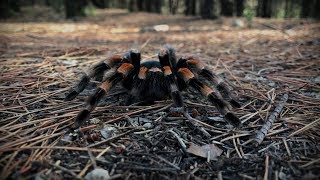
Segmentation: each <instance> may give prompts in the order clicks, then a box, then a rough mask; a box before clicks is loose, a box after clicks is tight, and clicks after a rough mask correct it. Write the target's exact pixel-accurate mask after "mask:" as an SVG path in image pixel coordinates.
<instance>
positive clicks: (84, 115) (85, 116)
mask: <svg viewBox="0 0 320 180" xmlns="http://www.w3.org/2000/svg"><path fill="white" fill-rule="evenodd" d="M89 117H90V111H89V110H87V109H84V110H82V111H81V112H80V113H79V114H78V116H77V117H76V119H75V122H74V127H75V128H78V127H80V126H81V125H82V124H83V123H84V122H85V121H87V120H89Z"/></svg>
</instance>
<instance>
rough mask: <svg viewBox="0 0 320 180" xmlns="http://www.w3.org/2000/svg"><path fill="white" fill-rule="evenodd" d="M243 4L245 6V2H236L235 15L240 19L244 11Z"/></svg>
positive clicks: (240, 0)
mask: <svg viewBox="0 0 320 180" xmlns="http://www.w3.org/2000/svg"><path fill="white" fill-rule="evenodd" d="M244 4H245V0H236V11H237V13H236V15H237V16H238V17H241V16H242V14H243V10H244Z"/></svg>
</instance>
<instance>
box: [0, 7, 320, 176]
mask: <svg viewBox="0 0 320 180" xmlns="http://www.w3.org/2000/svg"><path fill="white" fill-rule="evenodd" d="M43 14H46V15H47V14H48V11H47V10H46V9H44V10H43V12H42V11H40V12H38V14H35V15H34V17H33V18H32V21H29V22H26V21H27V20H28V18H27V17H20V18H18V19H11V20H8V21H6V22H1V23H0V32H1V34H0V42H1V43H0V52H1V55H0V64H1V66H0V68H1V69H0V73H1V75H0V100H1V104H0V169H1V178H0V179H6V178H9V177H10V178H12V179H16V178H23V179H30V178H40V179H62V178H66V179H75V178H80V179H81V178H84V177H85V176H86V175H87V174H88V173H89V172H92V171H93V170H94V169H99V168H102V169H104V170H106V171H108V174H109V176H110V178H111V179H174V178H181V179H190V178H191V179H214V178H216V179H319V178H320V146H319V144H318V142H319V141H320V133H319V132H320V131H319V128H320V23H319V22H317V21H312V20H273V19H271V20H267V19H254V21H253V24H252V28H246V27H241V26H234V25H233V24H234V23H235V22H234V20H233V18H221V19H219V20H215V21H212V20H201V19H199V18H197V17H184V16H167V15H157V14H148V13H132V14H129V13H126V12H124V11H119V10H107V11H99V12H98V13H97V15H96V16H95V17H88V18H83V19H79V20H78V21H76V22H72V21H65V20H61V18H59V17H55V14H54V13H52V14H53V17H52V18H50V17H49V18H47V19H46V18H44V19H43V18H39V17H41V16H42V15H43ZM49 14H50V13H49ZM242 21H243V22H245V21H244V20H242ZM158 25H162V26H158ZM159 28H160V29H161V30H163V31H159ZM156 29H157V30H158V31H157V30H156ZM165 44H170V45H172V46H173V47H175V48H176V50H177V54H178V56H182V55H194V56H195V57H198V58H199V59H201V60H203V61H204V62H205V63H206V64H207V65H208V66H209V67H210V68H211V69H212V70H213V71H214V72H215V73H216V74H218V75H219V76H221V77H224V78H226V79H228V81H229V82H230V84H232V86H233V87H234V93H235V94H236V95H237V96H238V97H239V101H240V102H241V104H242V107H241V108H239V109H234V112H235V113H236V114H237V115H238V116H239V117H240V119H241V121H242V123H243V125H242V127H239V128H234V127H232V126H231V125H229V124H228V123H226V122H225V121H224V120H223V118H221V116H220V115H219V113H218V112H217V110H216V108H215V107H214V106H212V105H210V104H209V103H208V102H207V101H206V100H205V99H204V98H202V97H201V95H200V94H199V93H196V92H194V90H188V91H186V92H183V93H182V94H183V97H184V99H185V106H186V110H187V111H188V112H190V113H191V115H192V117H193V118H190V117H185V116H183V115H181V114H177V113H171V112H170V111H169V109H170V106H171V104H172V101H170V100H164V101H159V102H157V103H155V104H154V105H150V106H137V105H132V106H125V105H123V102H124V101H125V98H126V96H125V94H124V93H125V92H124V91H123V89H122V88H121V87H119V86H117V87H115V88H114V89H113V90H112V91H111V92H110V93H109V94H108V95H107V96H106V97H105V99H104V101H103V102H102V103H101V105H99V106H98V107H97V108H96V110H95V111H94V112H93V113H92V117H91V119H90V120H89V121H88V122H86V123H85V125H83V127H81V128H80V129H78V130H77V131H71V130H70V127H71V126H72V125H73V123H74V117H75V116H76V115H77V113H78V112H79V111H80V110H81V108H82V106H83V105H84V101H85V99H86V97H87V95H89V94H92V92H93V90H94V84H93V85H91V86H90V87H89V88H88V89H87V90H85V91H84V92H83V93H81V94H80V95H79V96H78V97H77V98H76V99H75V100H73V101H70V102H64V101H63V99H64V96H65V93H66V92H67V90H68V88H69V87H70V86H71V85H72V84H74V83H75V82H76V81H77V80H78V78H79V73H80V72H81V71H82V70H84V69H86V67H88V66H90V65H92V64H94V63H96V62H99V61H101V60H105V59H107V57H109V56H111V55H112V54H116V53H123V52H125V51H127V50H129V49H131V48H136V49H138V50H140V51H141V53H142V58H143V59H156V58H157V51H158V50H159V48H160V47H161V46H163V45H165ZM286 95H288V99H287V100H286ZM283 97H284V98H283ZM283 99H284V100H283ZM279 104H280V106H281V104H284V107H283V109H282V111H281V113H280V115H279V117H277V118H276V119H275V121H274V123H273V124H272V127H271V128H270V130H269V131H268V133H267V135H266V137H265V138H264V139H263V138H261V136H259V137H256V133H257V132H258V131H259V129H261V127H262V126H263V125H264V124H266V122H267V121H268V119H269V118H268V117H269V116H270V114H271V115H272V114H274V109H278V108H279ZM276 107H278V108H276ZM280 109H281V108H280ZM265 126H266V125H265ZM257 138H258V141H262V142H261V143H257V142H256V140H257ZM94 172H95V173H96V172H97V171H94ZM104 175H105V176H106V173H105V174H104ZM87 177H88V176H87Z"/></svg>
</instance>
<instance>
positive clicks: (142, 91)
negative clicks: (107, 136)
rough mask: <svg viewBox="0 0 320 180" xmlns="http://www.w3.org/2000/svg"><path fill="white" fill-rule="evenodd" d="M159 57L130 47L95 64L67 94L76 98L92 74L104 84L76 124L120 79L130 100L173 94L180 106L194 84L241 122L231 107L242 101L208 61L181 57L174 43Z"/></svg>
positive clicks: (228, 116) (77, 123)
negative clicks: (149, 57)
mask: <svg viewBox="0 0 320 180" xmlns="http://www.w3.org/2000/svg"><path fill="white" fill-rule="evenodd" d="M158 57H159V60H144V61H141V56H140V53H139V52H138V51H137V50H130V51H129V52H127V53H125V54H123V55H114V56H112V57H110V58H109V59H108V60H106V61H102V62H100V63H98V64H96V65H94V66H93V67H91V68H90V69H89V71H88V72H87V73H85V74H84V75H83V76H82V77H81V78H80V80H79V82H78V83H77V84H76V85H75V86H74V87H72V88H71V89H70V91H69V93H68V94H67V95H66V98H65V100H72V99H74V98H75V97H76V96H77V95H78V94H79V93H80V92H82V91H83V90H84V88H85V87H86V86H87V85H88V83H89V82H90V79H91V78H95V79H96V80H98V81H101V84H100V86H99V87H98V88H97V89H96V91H95V93H94V94H93V95H92V96H91V97H89V98H88V101H87V103H86V106H85V107H84V109H83V110H82V111H80V113H79V114H78V116H77V117H76V120H75V127H79V126H80V125H81V124H82V123H83V122H84V121H85V120H87V119H88V118H89V116H90V112H92V111H93V110H94V109H95V107H96V106H97V104H98V102H99V101H100V100H101V98H102V97H103V96H104V95H105V94H106V93H108V91H109V90H110V89H111V88H112V87H113V86H114V85H115V84H117V83H119V82H121V83H122V86H123V87H124V88H126V89H127V90H128V93H129V94H130V98H129V100H128V102H129V103H133V102H136V101H145V102H153V101H156V100H162V99H166V98H168V97H171V98H172V99H173V102H174V106H175V107H177V108H183V99H182V97H181V94H180V91H181V90H184V89H186V88H187V87H188V86H191V87H192V88H194V89H195V90H197V91H198V92H200V93H201V94H202V95H204V96H205V97H207V99H208V100H209V101H210V102H211V103H212V104H214V105H215V106H216V107H217V109H218V111H219V112H220V113H221V114H222V115H223V116H224V118H225V120H227V121H228V122H229V123H231V124H233V125H235V126H239V125H240V120H239V119H238V117H237V116H236V115H234V114H233V113H232V111H231V109H232V107H231V105H232V106H234V107H240V104H239V103H238V102H237V100H236V99H235V97H234V96H233V95H232V94H231V92H230V87H229V85H228V84H227V83H225V81H223V80H222V79H221V78H220V77H218V76H217V75H215V74H214V73H213V72H211V71H210V70H209V69H208V68H207V67H206V66H205V64H203V63H202V62H201V61H199V60H197V59H195V58H193V57H182V58H180V59H179V60H178V61H177V59H176V55H175V50H174V49H173V48H172V47H170V46H164V47H163V48H162V49H161V50H160V52H159V54H158ZM107 72H108V73H107ZM200 79H206V80H208V81H211V82H212V83H213V84H214V85H215V87H214V88H210V87H209V86H208V85H206V84H205V83H204V82H202V80H200Z"/></svg>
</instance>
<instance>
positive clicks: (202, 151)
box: [187, 143, 223, 160]
mask: <svg viewBox="0 0 320 180" xmlns="http://www.w3.org/2000/svg"><path fill="white" fill-rule="evenodd" d="M187 152H188V153H191V154H194V155H196V156H200V157H204V158H208V155H209V156H210V160H217V157H218V156H220V155H221V154H222V152H223V151H222V150H221V149H220V148H218V147H217V146H216V145H214V144H206V145H203V146H198V145H196V144H193V143H191V145H190V146H189V148H188V149H187Z"/></svg>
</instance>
